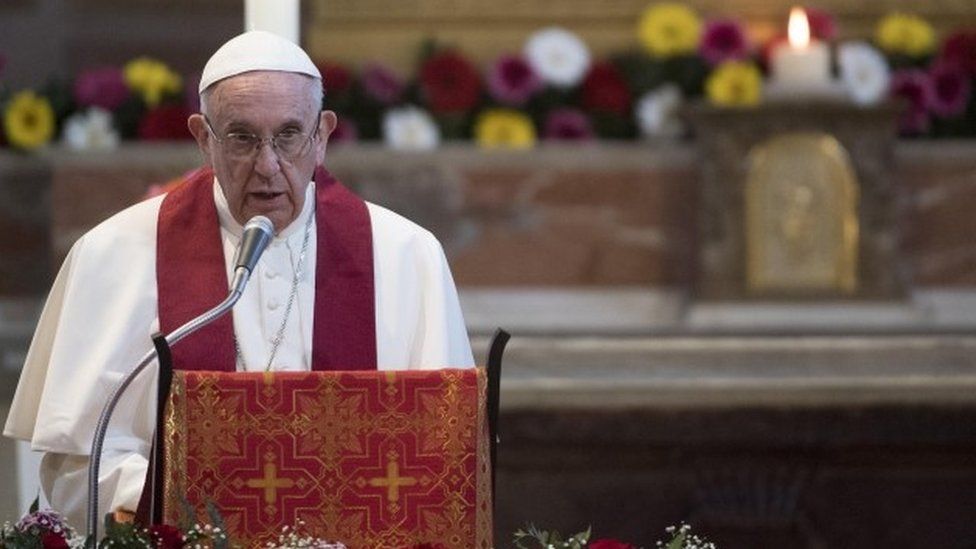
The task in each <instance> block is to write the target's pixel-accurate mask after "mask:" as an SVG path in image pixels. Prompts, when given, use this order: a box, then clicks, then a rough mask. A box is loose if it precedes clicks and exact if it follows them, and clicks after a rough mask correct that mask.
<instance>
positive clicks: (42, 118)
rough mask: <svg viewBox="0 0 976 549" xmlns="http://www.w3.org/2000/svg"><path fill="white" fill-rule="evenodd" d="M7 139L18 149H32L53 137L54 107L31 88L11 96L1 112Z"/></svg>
mask: <svg viewBox="0 0 976 549" xmlns="http://www.w3.org/2000/svg"><path fill="white" fill-rule="evenodd" d="M3 128H4V131H5V132H6V135H7V141H8V142H9V143H10V144H11V145H13V146H14V147H16V148H18V149H24V150H33V149H36V148H38V147H40V146H42V145H45V144H47V142H48V141H50V140H51V138H52V137H54V109H52V108H51V103H50V102H48V100H47V99H46V98H44V97H41V96H39V95H37V94H36V93H34V92H33V91H32V90H24V91H22V92H20V93H18V94H17V95H15V96H13V98H12V99H11V100H10V103H9V104H7V108H6V110H5V111H4V113H3Z"/></svg>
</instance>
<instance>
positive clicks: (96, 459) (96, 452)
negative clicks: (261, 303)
mask: <svg viewBox="0 0 976 549" xmlns="http://www.w3.org/2000/svg"><path fill="white" fill-rule="evenodd" d="M250 275H251V273H250V272H249V271H248V270H247V269H246V268H245V267H238V268H237V271H236V272H235V273H234V279H233V281H232V282H231V290H230V294H229V295H228V296H227V298H226V299H224V300H223V301H222V302H221V303H220V304H219V305H217V306H216V307H214V308H213V309H210V310H209V311H207V312H205V313H203V314H202V315H200V316H198V317H196V318H194V319H193V320H191V321H189V322H187V323H186V324H184V325H182V326H180V327H179V328H177V329H176V330H173V332H172V333H170V334H169V335H168V336H166V343H167V345H169V346H172V345H174V344H175V343H176V342H178V341H180V340H181V339H183V338H184V337H186V336H188V335H190V334H192V333H193V332H195V331H197V330H199V329H200V328H203V327H204V326H206V325H207V324H210V323H211V322H213V321H214V320H217V319H218V318H220V317H221V316H223V315H224V313H226V312H227V311H229V310H230V309H231V307H233V306H234V304H235V303H237V300H238V299H240V298H241V294H242V293H243V291H244V285H245V284H247V280H248V278H249V277H250ZM154 358H156V349H155V347H154V348H153V349H151V350H150V351H149V352H147V353H146V355H145V356H143V357H142V360H141V361H140V362H139V365H138V366H136V367H135V369H133V370H132V371H131V372H129V373H128V374H127V375H126V376H125V378H123V379H122V381H121V382H119V384H118V385H117V386H116V387H115V390H113V391H112V395H111V396H110V397H109V399H108V402H106V403H105V407H103V408H102V413H101V415H100V416H99V417H98V423H96V424H95V436H94V437H93V438H92V445H91V452H90V454H89V462H88V536H89V538H90V539H91V540H93V543H94V544H95V545H94V546H97V545H98V470H99V466H100V464H101V459H102V447H103V446H104V445H105V434H106V433H107V432H108V424H109V420H110V419H111V418H112V413H113V412H114V411H115V406H116V405H117V404H118V403H119V400H120V399H121V398H122V394H123V393H124V392H125V390H126V388H128V387H129V385H130V384H131V383H132V381H133V380H134V379H135V378H136V377H137V376H138V375H139V374H140V373H142V371H143V370H145V369H146V366H148V365H149V363H150V362H152V360H153V359H154ZM157 406H158V403H157Z"/></svg>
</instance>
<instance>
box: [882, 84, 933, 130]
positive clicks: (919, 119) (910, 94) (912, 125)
mask: <svg viewBox="0 0 976 549" xmlns="http://www.w3.org/2000/svg"><path fill="white" fill-rule="evenodd" d="M891 95H892V97H895V98H899V99H901V100H902V101H903V102H904V104H905V112H903V113H902V116H901V120H900V122H899V125H900V129H901V133H902V134H903V135H918V134H921V133H925V132H926V131H928V129H929V123H930V122H931V118H930V116H929V106H930V105H931V104H932V96H933V95H934V90H933V86H932V78H931V77H930V76H929V74H928V73H927V72H925V71H923V70H920V69H903V70H900V71H897V72H895V73H894V74H893V75H892V77H891Z"/></svg>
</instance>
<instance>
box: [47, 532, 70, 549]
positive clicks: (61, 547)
mask: <svg viewBox="0 0 976 549" xmlns="http://www.w3.org/2000/svg"><path fill="white" fill-rule="evenodd" d="M41 547H43V548H44V549H68V540H66V539H64V536H63V535H61V534H55V533H54V532H44V535H43V536H41Z"/></svg>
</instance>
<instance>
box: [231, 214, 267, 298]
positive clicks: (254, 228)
mask: <svg viewBox="0 0 976 549" xmlns="http://www.w3.org/2000/svg"><path fill="white" fill-rule="evenodd" d="M272 236H274V225H272V224H271V220H270V219H268V218H267V217H264V216H263V215H256V216H254V217H252V218H251V219H249V220H248V222H247V223H246V224H245V225H244V233H243V235H242V236H241V243H240V245H238V247H237V253H236V254H235V255H234V280H233V281H232V282H231V285H230V287H231V291H232V292H243V291H244V285H245V284H247V279H248V278H250V276H251V273H253V272H254V266H255V265H257V263H258V258H260V257H261V254H262V253H264V249H265V248H267V247H268V243H269V242H271V237H272Z"/></svg>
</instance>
